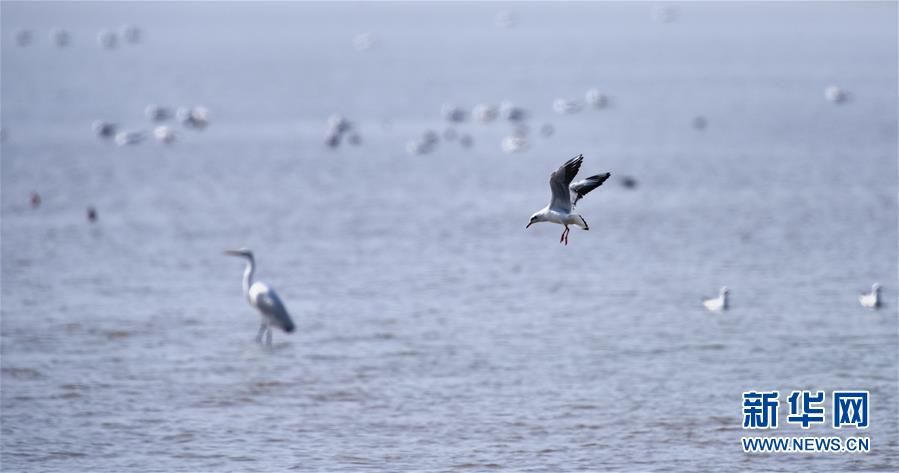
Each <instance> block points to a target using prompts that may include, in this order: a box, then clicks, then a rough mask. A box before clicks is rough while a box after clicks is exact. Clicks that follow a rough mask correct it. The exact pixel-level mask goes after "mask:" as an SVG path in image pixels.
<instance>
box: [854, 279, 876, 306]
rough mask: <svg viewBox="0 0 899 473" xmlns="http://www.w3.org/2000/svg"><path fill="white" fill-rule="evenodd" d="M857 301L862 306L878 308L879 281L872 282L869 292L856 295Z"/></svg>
mask: <svg viewBox="0 0 899 473" xmlns="http://www.w3.org/2000/svg"><path fill="white" fill-rule="evenodd" d="M858 302H859V304H861V305H862V307H867V308H868V309H879V308H880V283H874V284H872V285H871V292H869V293H864V292H863V293H862V294H861V295H860V296H858Z"/></svg>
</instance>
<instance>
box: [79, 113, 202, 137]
mask: <svg viewBox="0 0 899 473" xmlns="http://www.w3.org/2000/svg"><path fill="white" fill-rule="evenodd" d="M144 115H145V116H146V117H147V118H148V119H149V120H150V121H151V122H152V123H153V124H154V125H152V127H153V128H152V135H153V137H154V138H155V139H156V141H158V142H160V143H163V144H167V145H168V144H171V143H173V142H174V141H175V139H176V137H177V134H176V132H175V129H174V128H173V127H172V126H170V125H166V124H164V123H165V122H166V121H168V120H170V119H173V118H174V119H175V120H177V121H178V122H179V123H181V125H182V126H183V127H184V128H185V129H189V130H203V129H205V128H206V127H207V126H208V125H209V109H207V108H206V107H203V106H194V107H178V108H177V109H176V110H175V111H174V112H173V111H172V109H171V108H168V107H163V106H159V105H156V104H150V105H147V106H146V108H145V109H144ZM92 128H93V130H94V133H95V134H96V135H97V136H98V137H99V138H101V139H105V140H110V139H111V140H113V141H115V144H117V145H119V146H128V145H136V144H139V143H141V142H142V141H144V139H146V137H147V131H145V130H143V129H129V130H120V129H119V128H120V127H119V125H118V124H116V123H114V122H111V121H106V120H95V121H94V123H93V124H92Z"/></svg>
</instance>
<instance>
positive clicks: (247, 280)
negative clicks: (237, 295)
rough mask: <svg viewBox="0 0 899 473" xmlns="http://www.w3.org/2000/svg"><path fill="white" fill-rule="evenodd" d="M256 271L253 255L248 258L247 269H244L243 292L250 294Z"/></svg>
mask: <svg viewBox="0 0 899 473" xmlns="http://www.w3.org/2000/svg"><path fill="white" fill-rule="evenodd" d="M255 272H256V261H255V260H253V258H252V257H250V258H248V259H247V269H244V270H243V292H244V294H250V286H251V285H253V273H255Z"/></svg>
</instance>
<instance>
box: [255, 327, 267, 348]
mask: <svg viewBox="0 0 899 473" xmlns="http://www.w3.org/2000/svg"><path fill="white" fill-rule="evenodd" d="M266 328H267V325H265V323H263V324H262V325H260V326H259V333H257V334H256V343H262V335H263V334H265V329H266Z"/></svg>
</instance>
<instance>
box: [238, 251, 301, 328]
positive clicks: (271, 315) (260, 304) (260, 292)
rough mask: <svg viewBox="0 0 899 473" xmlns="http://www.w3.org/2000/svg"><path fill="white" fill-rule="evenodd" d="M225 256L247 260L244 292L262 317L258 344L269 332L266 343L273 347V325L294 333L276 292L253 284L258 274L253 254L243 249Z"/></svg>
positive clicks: (266, 286)
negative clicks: (254, 276)
mask: <svg viewBox="0 0 899 473" xmlns="http://www.w3.org/2000/svg"><path fill="white" fill-rule="evenodd" d="M225 254H226V255H230V256H239V257H241V258H244V259H246V260H247V269H245V270H244V272H243V292H244V295H245V296H246V297H247V302H249V303H250V305H251V306H253V307H255V308H256V310H258V311H259V315H261V316H262V325H261V326H260V327H259V333H258V334H256V342H257V343H262V336H263V335H264V334H266V332H267V333H268V335H267V336H266V339H265V343H266V344H267V345H268V346H271V345H272V326H273V325H274V326H275V327H278V328H280V329H281V330H284V331H285V332H287V333H290V332H293V329H294V325H293V320H290V315H289V314H288V313H287V309H285V308H284V304H283V303H282V302H281V298H280V297H278V294H276V293H275V290H274V289H272V288H270V287H268V285H266V284H265V283H263V282H253V273H255V272H256V260H255V259H253V252H252V251H250V250H248V249H246V248H241V249H239V250H228V251H226V252H225Z"/></svg>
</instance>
